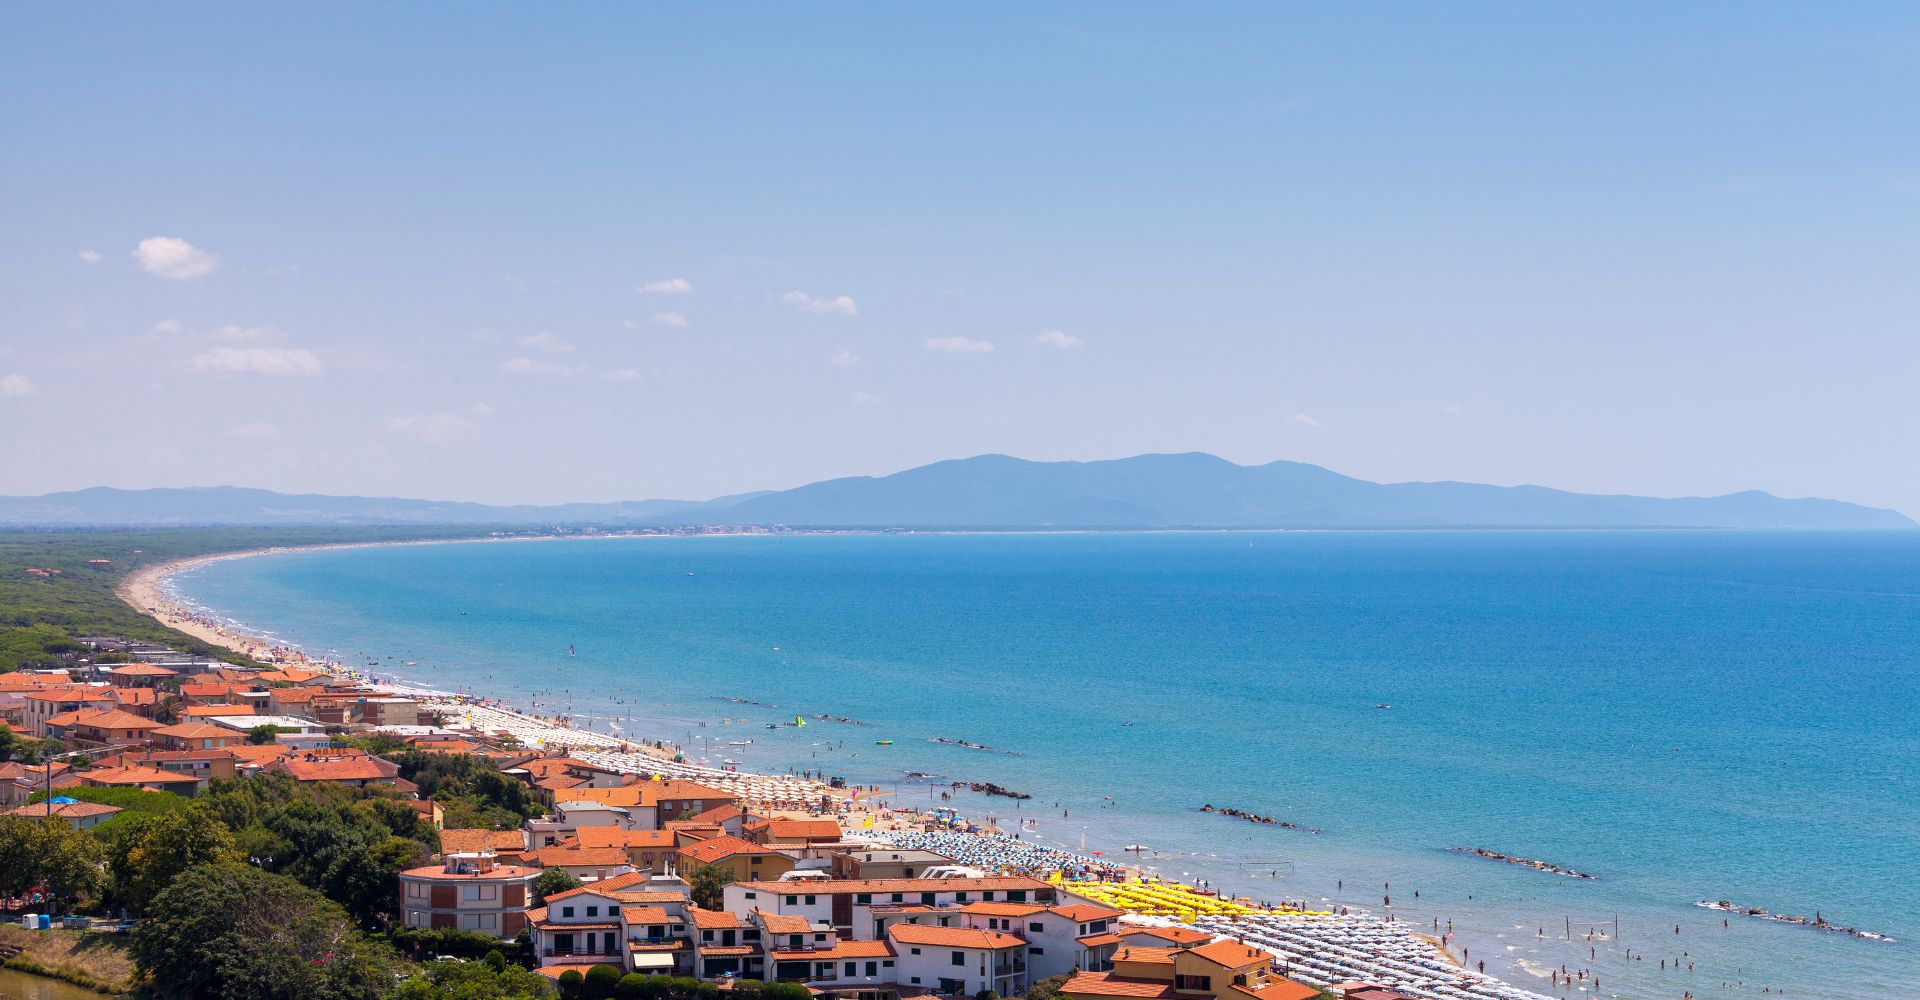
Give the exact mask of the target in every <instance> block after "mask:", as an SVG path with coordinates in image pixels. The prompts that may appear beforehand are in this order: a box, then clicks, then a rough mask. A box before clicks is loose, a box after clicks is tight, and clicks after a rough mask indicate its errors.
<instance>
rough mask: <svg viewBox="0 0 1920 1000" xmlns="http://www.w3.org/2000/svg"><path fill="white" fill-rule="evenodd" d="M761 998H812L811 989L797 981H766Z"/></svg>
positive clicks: (763, 999) (788, 999)
mask: <svg viewBox="0 0 1920 1000" xmlns="http://www.w3.org/2000/svg"><path fill="white" fill-rule="evenodd" d="M760 997H761V1000H812V998H813V991H812V990H809V989H807V988H806V987H805V986H802V985H800V984H799V983H768V984H767V987H766V989H763V990H761V991H760Z"/></svg>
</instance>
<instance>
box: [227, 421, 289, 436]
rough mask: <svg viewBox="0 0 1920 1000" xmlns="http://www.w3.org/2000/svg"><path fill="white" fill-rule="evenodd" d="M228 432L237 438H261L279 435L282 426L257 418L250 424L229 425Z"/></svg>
mask: <svg viewBox="0 0 1920 1000" xmlns="http://www.w3.org/2000/svg"><path fill="white" fill-rule="evenodd" d="M227 433H228V434H231V435H233V436H234V437H237V438H248V439H251V440H261V439H264V438H274V437H279V436H280V428H278V427H275V426H274V425H272V424H270V423H267V422H266V421H264V420H256V421H254V422H252V423H249V424H236V425H234V426H232V427H229V428H227Z"/></svg>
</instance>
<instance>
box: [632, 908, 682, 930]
mask: <svg viewBox="0 0 1920 1000" xmlns="http://www.w3.org/2000/svg"><path fill="white" fill-rule="evenodd" d="M620 918H621V919H622V920H625V921H626V922H627V923H628V924H629V925H635V924H637V925H640V926H645V925H647V924H670V923H673V914H671V913H668V912H667V911H665V910H663V909H661V908H660V907H658V906H628V907H624V908H622V909H621V910H620Z"/></svg>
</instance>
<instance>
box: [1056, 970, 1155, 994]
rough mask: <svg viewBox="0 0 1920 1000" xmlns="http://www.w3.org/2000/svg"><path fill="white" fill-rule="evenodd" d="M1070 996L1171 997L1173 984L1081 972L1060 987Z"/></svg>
mask: <svg viewBox="0 0 1920 1000" xmlns="http://www.w3.org/2000/svg"><path fill="white" fill-rule="evenodd" d="M1060 992H1061V993H1064V994H1067V995H1069V996H1101V997H1170V996H1173V983H1171V982H1159V981H1156V980H1152V979H1126V978H1122V977H1120V976H1116V975H1114V974H1113V973H1111V972H1080V973H1076V974H1075V975H1074V977H1073V978H1072V979H1069V980H1067V981H1066V982H1065V983H1062V984H1061V985H1060Z"/></svg>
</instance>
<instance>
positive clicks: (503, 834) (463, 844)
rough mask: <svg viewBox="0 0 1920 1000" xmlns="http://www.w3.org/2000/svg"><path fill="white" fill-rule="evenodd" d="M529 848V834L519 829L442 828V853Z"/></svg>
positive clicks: (522, 849)
mask: <svg viewBox="0 0 1920 1000" xmlns="http://www.w3.org/2000/svg"><path fill="white" fill-rule="evenodd" d="M526 849H527V836H526V834H524V833H522V832H521V831H519V830H442V831H440V853H442V854H478V853H481V852H486V851H493V852H498V851H514V852H520V851H525V850H526Z"/></svg>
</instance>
